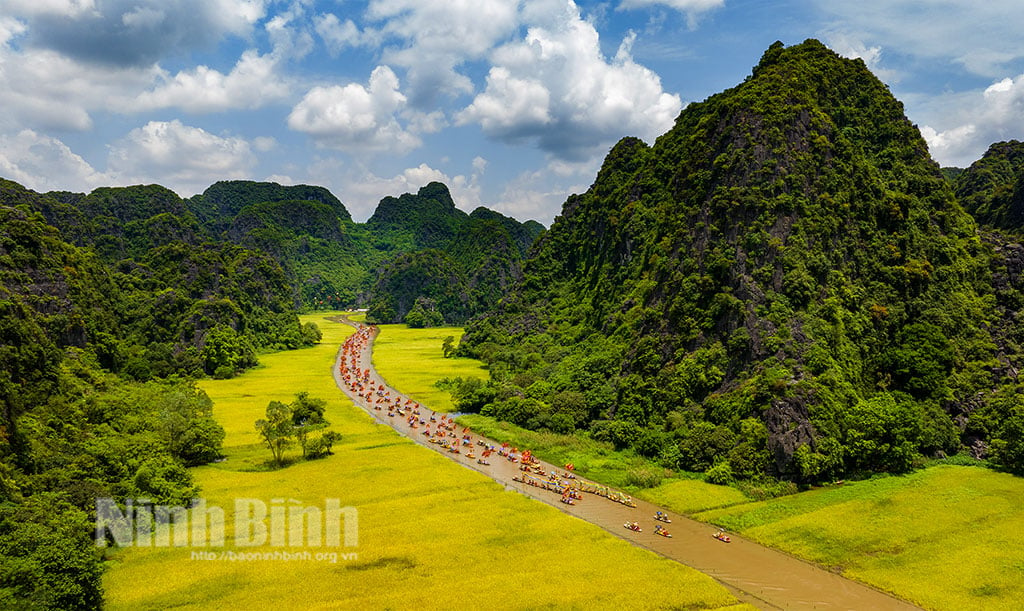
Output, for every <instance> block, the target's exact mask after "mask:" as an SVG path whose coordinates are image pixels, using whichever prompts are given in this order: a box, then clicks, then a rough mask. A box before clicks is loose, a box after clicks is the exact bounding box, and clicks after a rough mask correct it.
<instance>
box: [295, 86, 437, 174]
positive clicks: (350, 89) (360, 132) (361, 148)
mask: <svg viewBox="0 0 1024 611" xmlns="http://www.w3.org/2000/svg"><path fill="white" fill-rule="evenodd" d="M405 105H406V98H405V96H404V95H403V94H402V93H401V92H400V91H399V87H398V77H397V76H395V73H394V72H393V71H392V70H391V68H388V67H387V66H378V67H377V68H375V69H374V71H373V73H372V74H371V75H370V81H369V83H368V84H367V86H365V87H364V86H363V85H360V84H358V83H350V84H348V85H345V86H331V87H314V88H312V89H310V90H309V92H307V93H306V95H305V96H304V97H303V98H302V100H301V101H300V102H299V103H298V104H297V105H296V106H295V108H293V109H292V112H291V114H289V115H288V127H290V128H291V129H293V130H295V131H298V132H303V133H305V134H308V135H309V136H310V137H312V138H313V140H314V141H315V142H316V143H317V145H318V146H321V147H326V148H333V149H338V150H343V151H349V152H384V151H389V152H393V153H399V154H401V153H406V152H408V151H410V150H412V149H414V148H416V147H418V146H419V145H420V144H421V142H420V139H419V138H418V137H417V136H416V135H415V134H413V133H412V132H410V131H408V130H406V129H405V128H403V127H402V126H401V125H400V124H399V122H398V119H397V118H396V114H397V113H398V112H399V111H401V110H402V109H403V108H404V107H405Z"/></svg>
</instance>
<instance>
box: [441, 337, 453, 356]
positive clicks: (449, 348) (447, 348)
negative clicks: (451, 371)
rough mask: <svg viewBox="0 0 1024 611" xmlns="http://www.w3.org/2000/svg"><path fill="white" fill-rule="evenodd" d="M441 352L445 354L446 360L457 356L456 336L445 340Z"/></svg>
mask: <svg viewBox="0 0 1024 611" xmlns="http://www.w3.org/2000/svg"><path fill="white" fill-rule="evenodd" d="M441 351H442V352H443V353H444V358H446V359H450V358H452V357H453V356H455V336H454V335H449V336H448V337H446V338H444V342H443V343H442V344H441Z"/></svg>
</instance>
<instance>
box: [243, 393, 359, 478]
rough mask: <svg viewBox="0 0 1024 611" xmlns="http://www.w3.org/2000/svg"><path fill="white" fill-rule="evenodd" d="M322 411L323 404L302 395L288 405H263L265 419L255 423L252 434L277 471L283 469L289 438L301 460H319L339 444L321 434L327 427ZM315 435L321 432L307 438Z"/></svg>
mask: <svg viewBox="0 0 1024 611" xmlns="http://www.w3.org/2000/svg"><path fill="white" fill-rule="evenodd" d="M326 408H327V402H326V401H324V400H323V399H317V398H315V397H310V396H309V393H308V392H305V391H303V392H300V393H298V394H296V395H295V400H294V401H292V402H291V403H290V404H288V405H285V404H284V403H281V402H280V401H271V402H270V404H269V405H267V417H266V418H265V419H260V420H257V421H256V430H257V431H259V434H260V437H262V438H263V441H264V442H266V444H267V447H268V448H270V452H271V453H272V454H273V455H274V462H275V463H277V465H278V466H279V467H280V466H283V465H284V451H285V448H287V447H288V446H289V445H291V443H292V440H293V438H294V440H296V441H298V442H299V446H300V447H301V448H302V457H303V458H306V459H310V458H323V457H324V456H327V455H328V454H331V453H332V452H331V449H332V447H333V446H334V444H335V443H336V442H337V441H340V440H341V435H340V434H339V433H336V432H334V431H327V430H325V429H326V428H327V426H328V425H330V424H331V423H330V422H328V421H327V420H325V419H324V410H325V409H326ZM316 431H323V432H322V433H320V435H318V436H313V437H311V436H310V434H311V433H315V432H316Z"/></svg>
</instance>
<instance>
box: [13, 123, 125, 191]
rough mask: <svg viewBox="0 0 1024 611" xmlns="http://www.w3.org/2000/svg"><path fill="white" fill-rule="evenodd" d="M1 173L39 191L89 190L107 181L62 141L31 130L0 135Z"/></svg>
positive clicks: (106, 178) (107, 179) (104, 176)
mask: <svg viewBox="0 0 1024 611" xmlns="http://www.w3.org/2000/svg"><path fill="white" fill-rule="evenodd" d="M0 175H2V176H4V177H5V178H7V179H9V180H13V181H15V182H18V183H20V184H22V185H24V186H26V187H28V188H30V189H33V190H35V191H40V192H45V191H56V190H73V191H92V190H93V189H95V188H96V187H99V186H103V185H105V184H108V182H109V178H108V177H107V176H106V175H104V174H102V173H101V172H98V171H96V170H95V169H94V168H93V167H92V166H91V165H90V164H89V163H88V162H86V161H85V160H84V159H82V158H81V157H80V156H78V155H76V154H75V153H73V152H72V151H71V149H69V148H68V147H67V145H65V144H64V143H63V142H61V141H60V140H57V139H56V138H52V137H50V136H46V135H43V134H39V133H36V132H34V131H32V130H30V129H25V130H21V131H20V132H18V133H17V134H14V135H10V136H0ZM58 181H59V182H58Z"/></svg>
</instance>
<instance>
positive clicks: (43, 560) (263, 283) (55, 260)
mask: <svg viewBox="0 0 1024 611" xmlns="http://www.w3.org/2000/svg"><path fill="white" fill-rule="evenodd" d="M391 199H394V200H395V201H401V202H402V204H403V205H404V206H405V208H404V209H403V210H402V211H401V213H400V214H399V220H401V217H402V215H409V217H410V218H411V219H413V222H412V223H411V224H410V222H408V221H407V222H406V223H405V224H404V225H402V223H400V222H397V221H396V222H394V223H392V224H391V226H378V225H375V224H374V223H368V224H357V223H353V222H352V219H351V217H350V215H349V213H348V211H347V210H346V209H345V207H344V205H343V204H342V203H341V201H340V200H338V199H337V198H336V197H334V195H332V194H331V193H330V192H329V191H327V190H326V189H324V188H322V187H313V186H308V185H298V186H292V187H286V186H281V185H277V184H275V183H257V182H250V181H230V182H219V183H217V184H215V185H212V186H211V187H210V188H209V189H207V190H206V191H205V192H204V193H203V194H201V195H197V196H196V197H194V198H191V199H187V200H183V199H181V198H179V197H178V196H177V195H176V194H175V193H173V192H172V191H170V190H168V189H166V188H164V187H161V186H158V185H148V186H133V187H116V188H115V187H111V188H101V189H96V190H95V191H93V192H91V193H88V194H81V193H69V192H51V193H42V194H41V193H36V192H34V191H31V190H29V189H26V188H24V187H22V186H21V185H18V184H17V183H14V182H10V181H7V180H2V179H0V311H2V313H3V317H2V319H0V541H2V543H0V606H3V607H5V608H7V607H11V608H14V607H24V608H98V607H99V606H100V604H101V602H102V592H101V590H100V580H99V576H100V562H101V560H102V558H101V556H100V553H99V551H98V549H97V548H96V546H95V545H94V544H93V542H92V539H91V533H92V524H93V520H92V516H93V515H94V513H95V502H96V499H97V498H115V499H131V498H148V499H151V501H152V502H153V503H156V504H165V505H179V506H187V505H188V504H189V502H190V499H192V498H193V497H194V496H196V494H197V489H196V487H195V486H194V485H193V483H192V479H191V476H190V474H189V472H188V471H187V470H186V467H188V466H193V465H198V464H204V463H207V462H210V461H212V460H215V459H217V458H218V457H219V456H220V445H221V441H222V439H223V437H224V432H223V430H222V429H221V427H220V425H218V424H217V423H216V421H215V420H213V418H212V411H211V410H212V406H211V403H210V401H209V399H208V398H207V397H206V396H205V395H204V394H203V393H202V391H200V390H197V389H196V387H195V386H194V384H193V382H192V380H193V379H195V378H196V377H202V376H214V377H231V376H233V375H235V374H237V373H238V372H240V371H242V370H244V369H246V368H248V367H252V366H253V365H255V364H256V363H257V361H258V355H259V353H260V352H262V351H265V350H281V349H294V348H299V347H301V346H305V345H310V344H312V343H315V342H316V341H319V338H320V332H319V330H318V329H317V328H316V326H315V325H313V324H312V323H308V324H306V325H300V324H299V319H298V316H297V312H298V311H299V310H300V309H302V308H331V307H341V306H356V305H360V304H368V303H370V302H371V301H373V302H374V303H377V302H381V301H383V300H385V299H394V301H393V302H389V303H392V304H393V305H392V306H391V307H393V309H392V310H391V312H390V313H389V314H388V319H389V320H403V319H406V318H408V320H409V322H410V324H416V325H417V326H427V325H433V326H436V325H440V324H444V323H446V322H447V323H454V322H461V321H464V320H465V319H466V318H467V317H469V316H470V315H473V314H476V313H478V312H480V311H482V310H483V309H484V308H486V307H488V306H489V305H491V304H492V303H493V302H496V301H497V299H498V297H499V295H500V294H501V291H502V290H504V289H505V288H507V287H508V286H510V285H511V284H512V283H513V282H514V280H515V278H516V277H517V274H518V273H519V270H520V267H519V265H520V262H521V261H522V259H523V258H524V256H525V252H526V249H527V248H528V247H529V244H530V243H532V241H533V238H534V237H535V236H536V235H537V234H538V233H539V232H540V230H541V229H542V228H541V227H540V226H539V225H538V224H536V223H531V224H521V223H519V222H518V221H515V220H514V219H510V218H508V217H504V216H502V215H500V214H498V213H496V212H492V211H489V210H486V209H483V208H481V209H479V210H477V211H474V213H473V214H472V215H469V214H466V213H464V212H461V211H459V210H457V209H455V207H454V203H453V202H452V200H451V197H450V195H449V194H448V189H447V187H445V186H444V185H442V184H440V183H431V184H430V185H427V186H426V187H424V189H423V190H421V192H420V195H409V194H406V195H403V196H401V197H400V198H397V199H395V198H389V199H388V200H386V201H385V202H382V209H383V210H387V209H388V207H389V206H390V203H389V202H390V200H391ZM436 201H441V202H443V204H444V205H443V206H442V208H441V209H440V210H438V209H437V206H436V205H434V202H436ZM421 208H422V209H421ZM383 214H384V213H383V212H382V215H383ZM446 218H447V219H448V220H447V221H445V220H443V219H446ZM439 219H441V220H439ZM451 219H454V220H453V221H452V220H451ZM449 221H450V222H449ZM445 223H447V225H446V224H445ZM442 225H443V226H445V227H447V229H446V231H447V233H444V234H443V237H444V239H434V240H433V241H430V242H429V244H428V243H427V242H424V243H418V242H416V241H415V236H425V235H430V234H431V231H427V230H422V231H421V230H419V229H417V227H424V228H426V227H434V226H442ZM490 234H493V236H491V235H490ZM428 246H429V247H428ZM492 246H494V248H492ZM410 261H412V262H420V263H417V264H412V265H410V263H409V262H410ZM403 270H404V271H403ZM459 279H461V280H459ZM406 300H408V301H406ZM414 306H415V307H414ZM378 310H379V308H378ZM331 435H334V433H331ZM303 439H305V437H303ZM324 439H327V436H326V434H325V435H322V436H321V437H318V438H317V440H316V443H321V442H322V441H323V440H324ZM314 445H315V444H314ZM321 446H323V447H321ZM321 446H316V447H313V446H311V447H310V448H308V449H309V451H310V453H309V455H310V456H315V455H320V454H323V453H325V452H329V450H330V444H329V442H328V443H327V444H326V446H324V445H323V444H322V443H321ZM304 449H306V448H304Z"/></svg>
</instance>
